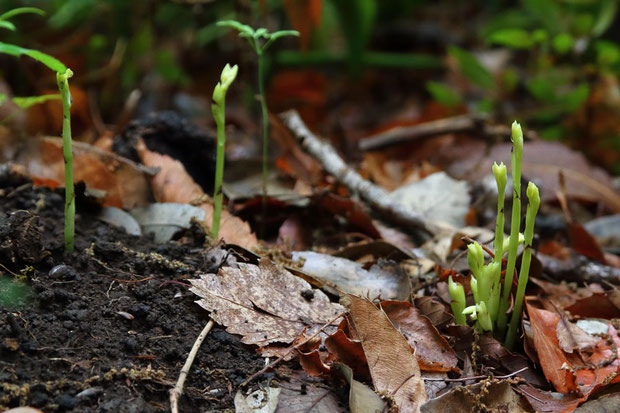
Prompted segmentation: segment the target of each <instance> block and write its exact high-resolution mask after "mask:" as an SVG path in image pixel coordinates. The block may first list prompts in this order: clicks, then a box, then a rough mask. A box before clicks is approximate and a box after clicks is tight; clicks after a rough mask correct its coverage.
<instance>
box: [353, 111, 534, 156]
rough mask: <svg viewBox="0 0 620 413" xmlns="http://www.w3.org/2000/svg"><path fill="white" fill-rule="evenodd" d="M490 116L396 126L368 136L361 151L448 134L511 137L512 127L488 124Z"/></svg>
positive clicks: (360, 143) (473, 116)
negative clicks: (465, 133) (470, 133)
mask: <svg viewBox="0 0 620 413" xmlns="http://www.w3.org/2000/svg"><path fill="white" fill-rule="evenodd" d="M488 118H489V117H488V115H460V116H453V117H449V118H443V119H437V120H433V121H429V122H424V123H419V124H417V125H411V126H396V127H393V128H390V129H388V130H386V131H383V132H380V133H377V134H375V135H370V136H367V137H366V138H364V139H362V140H360V141H359V143H358V147H359V149H360V150H361V151H372V150H375V149H381V148H385V147H388V146H393V145H398V144H401V143H406V142H414V141H416V140H420V139H426V138H431V137H433V136H437V135H444V134H447V133H462V132H472V133H476V134H482V135H484V136H506V135H510V127H508V126H505V125H491V124H489V123H487V120H488ZM526 135H527V136H526V137H527V138H528V139H536V138H537V136H536V134H535V133H534V132H533V131H530V132H528V133H527V134H526Z"/></svg>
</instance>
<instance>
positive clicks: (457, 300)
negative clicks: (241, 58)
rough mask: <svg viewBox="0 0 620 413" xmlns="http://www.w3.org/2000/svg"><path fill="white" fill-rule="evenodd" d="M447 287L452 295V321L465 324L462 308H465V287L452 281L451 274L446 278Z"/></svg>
mask: <svg viewBox="0 0 620 413" xmlns="http://www.w3.org/2000/svg"><path fill="white" fill-rule="evenodd" d="M448 288H449V289H450V296H451V297H452V302H451V303H450V306H451V307H452V313H453V314H454V321H456V324H461V325H465V324H466V323H467V320H466V318H465V314H463V310H465V289H464V288H463V286H462V285H461V284H459V283H457V282H454V280H452V276H450V278H449V279H448Z"/></svg>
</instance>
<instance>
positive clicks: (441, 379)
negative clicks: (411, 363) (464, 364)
mask: <svg viewBox="0 0 620 413" xmlns="http://www.w3.org/2000/svg"><path fill="white" fill-rule="evenodd" d="M527 369H529V367H523V368H522V369H520V370H517V371H515V372H512V373H510V374H507V375H505V376H495V377H493V376H484V375H481V376H471V377H461V378H458V379H444V378H441V377H426V378H425V377H422V380H425V381H443V382H458V381H469V380H481V379H486V378H488V377H493V378H494V379H500V380H502V379H507V378H510V377H512V376H516V375H517V374H519V373H521V372H523V371H525V370H527ZM417 374H418V373H414V374H412V375H411V376H409V377H407V378H406V379H405V380H404V381H403V382H402V383H401V384H400V386H398V387H397V388H396V389H395V390H394V391H393V392H392V394H396V392H397V391H398V389H400V388H401V387H403V385H404V384H405V383H407V382H408V381H409V380H411V379H412V378H413V377H414V376H415V375H417Z"/></svg>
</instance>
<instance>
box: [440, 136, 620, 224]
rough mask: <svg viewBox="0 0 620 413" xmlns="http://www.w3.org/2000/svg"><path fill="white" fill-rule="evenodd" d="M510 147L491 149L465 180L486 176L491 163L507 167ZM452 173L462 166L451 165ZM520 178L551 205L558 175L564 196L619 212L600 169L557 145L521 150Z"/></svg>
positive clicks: (616, 197) (534, 144)
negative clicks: (533, 185)
mask: <svg viewBox="0 0 620 413" xmlns="http://www.w3.org/2000/svg"><path fill="white" fill-rule="evenodd" d="M511 147H512V144H509V143H502V144H498V145H495V146H493V147H492V148H491V150H490V152H489V154H488V156H487V157H486V158H484V159H482V160H481V161H480V162H478V163H477V165H476V167H475V168H474V169H473V170H472V169H470V170H468V171H467V172H466V173H465V176H467V177H468V179H479V178H480V177H481V176H483V175H486V174H488V171H489V167H490V165H492V163H493V162H500V161H501V162H504V163H505V164H506V165H508V166H509V165H510V151H511ZM451 169H460V170H461V171H462V172H464V169H465V168H462V166H460V167H459V166H458V165H453V166H452V167H451ZM521 170H522V174H523V176H525V177H527V178H529V179H532V180H534V181H535V182H536V184H537V185H538V186H539V188H540V196H541V199H542V200H543V201H554V200H555V196H556V193H557V191H558V190H559V189H560V183H559V178H558V176H559V172H560V171H562V173H563V174H564V178H565V180H566V195H567V196H569V197H572V198H578V199H583V200H587V201H593V202H597V201H602V202H603V203H604V204H605V205H606V206H607V207H608V208H609V209H610V210H611V211H614V212H620V195H618V192H617V191H616V190H614V189H613V185H612V182H611V178H610V177H609V175H608V174H607V173H606V172H605V171H603V170H602V169H600V168H597V167H594V166H592V165H590V164H589V163H588V161H587V160H586V158H585V157H584V156H583V154H581V153H579V152H576V151H573V150H572V149H569V148H568V147H567V146H566V145H564V144H561V143H560V142H546V141H534V142H527V143H526V144H525V145H524V147H523V164H522V169H521Z"/></svg>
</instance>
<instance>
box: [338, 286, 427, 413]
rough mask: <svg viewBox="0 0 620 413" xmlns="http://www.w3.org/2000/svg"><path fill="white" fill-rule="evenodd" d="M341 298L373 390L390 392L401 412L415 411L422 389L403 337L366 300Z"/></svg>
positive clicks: (353, 297)
mask: <svg viewBox="0 0 620 413" xmlns="http://www.w3.org/2000/svg"><path fill="white" fill-rule="evenodd" d="M341 302H342V303H343V304H344V305H345V306H347V307H348V308H349V309H350V310H351V320H352V327H353V328H355V330H356V331H357V333H358V334H359V337H360V338H361V342H362V347H363V349H364V353H365V355H366V359H367V360H368V367H369V368H370V375H371V376H372V382H373V384H374V386H375V390H376V391H379V392H385V393H387V394H391V395H392V396H393V399H394V403H395V405H396V407H397V408H398V409H399V411H400V412H401V413H409V412H419V411H420V405H421V404H422V403H424V402H425V401H426V391H425V389H424V383H423V381H422V378H421V375H420V367H419V366H418V362H417V361H416V359H415V356H414V355H413V354H412V353H411V348H410V347H409V344H408V343H407V340H406V339H405V337H403V335H402V334H400V333H399V332H398V330H396V329H395V328H394V325H393V324H392V323H391V322H390V320H389V318H388V317H387V315H386V314H385V312H383V311H382V310H381V309H379V308H377V307H376V306H375V305H374V304H373V303H371V302H370V301H368V300H366V299H362V298H358V297H355V296H353V295H346V296H344V297H343V298H342V299H341Z"/></svg>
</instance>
